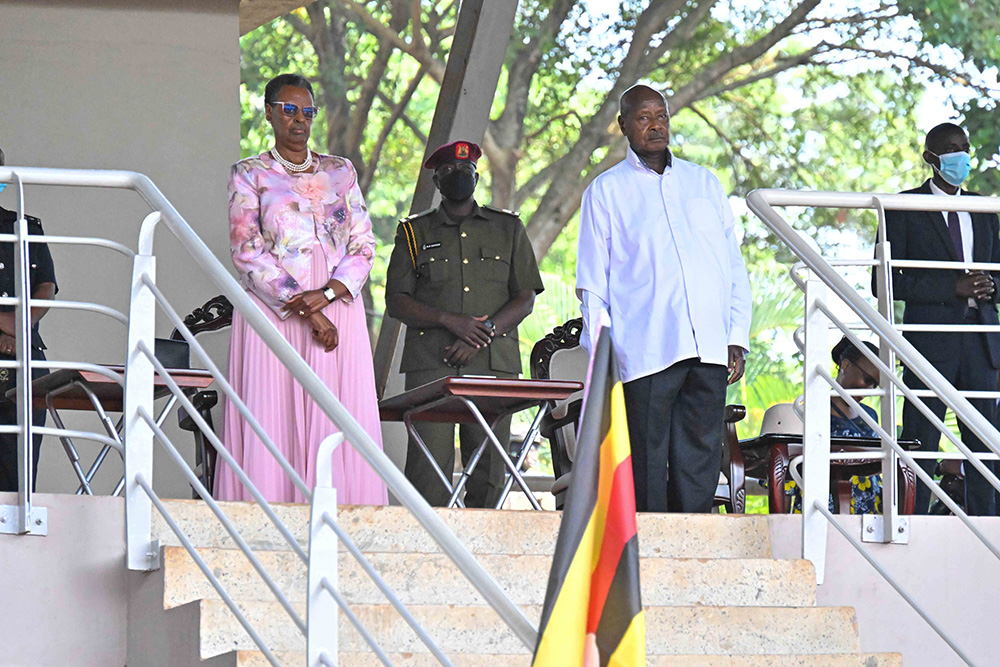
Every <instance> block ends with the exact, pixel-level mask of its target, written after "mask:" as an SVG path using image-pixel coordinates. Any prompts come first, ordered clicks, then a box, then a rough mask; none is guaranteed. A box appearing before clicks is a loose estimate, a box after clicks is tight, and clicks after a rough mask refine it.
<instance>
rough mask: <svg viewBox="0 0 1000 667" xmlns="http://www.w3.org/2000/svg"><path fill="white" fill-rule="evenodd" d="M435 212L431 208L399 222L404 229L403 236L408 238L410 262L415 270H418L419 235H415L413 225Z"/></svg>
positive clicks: (407, 247) (407, 245)
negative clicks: (418, 219) (419, 219)
mask: <svg viewBox="0 0 1000 667" xmlns="http://www.w3.org/2000/svg"><path fill="white" fill-rule="evenodd" d="M435 210H436V209H433V208H429V209H427V210H426V211H421V212H420V213H414V214H412V215H408V216H406V217H405V218H403V219H402V220H400V221H399V226H400V227H401V228H402V229H403V234H404V235H405V236H406V249H407V250H409V251H410V261H411V262H413V268H414V269H416V268H417V235H416V234H414V233H413V224H412V223H413V221H414V220H416V219H417V218H420V217H422V216H425V215H427V214H429V213H433V212H434V211H435Z"/></svg>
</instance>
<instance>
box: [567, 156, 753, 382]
mask: <svg viewBox="0 0 1000 667" xmlns="http://www.w3.org/2000/svg"><path fill="white" fill-rule="evenodd" d="M576 293H577V296H578V297H579V298H580V300H581V301H582V310H583V322H584V328H583V337H582V339H581V343H582V344H583V345H584V346H585V347H586V348H587V349H590V332H592V331H596V330H597V323H598V320H599V318H600V316H601V312H602V311H603V312H606V313H607V314H608V315H609V316H610V320H611V338H612V341H613V342H614V348H615V354H616V356H617V358H618V364H619V368H620V371H621V375H622V380H623V381H624V382H629V381H631V380H635V379H637V378H641V377H644V376H646V375H652V374H653V373H657V372H659V371H661V370H663V369H665V368H668V367H669V366H672V365H673V364H675V363H677V362H678V361H682V360H684V359H691V358H698V359H700V360H701V361H702V362H703V363H707V364H721V365H723V366H725V365H727V364H728V362H729V350H728V347H729V345H739V346H740V347H742V348H744V349H747V350H749V349H750V308H751V295H750V281H749V279H748V278H747V272H746V266H745V265H744V263H743V257H742V255H741V254H740V247H739V242H738V241H737V239H736V231H735V219H734V217H733V212H732V209H730V207H729V201H728V200H727V198H726V195H725V193H724V192H723V190H722V185H721V184H720V183H719V181H718V179H716V178H715V176H714V175H713V174H712V173H711V172H710V171H709V170H708V169H705V168H704V167H700V166H698V165H695V164H692V163H691V162H687V161H685V160H679V159H677V158H676V157H674V158H673V159H672V164H670V165H668V166H667V168H666V169H665V170H664V172H663V174H662V175H661V174H658V173H656V172H655V171H653V170H652V169H650V168H648V167H647V166H646V165H645V164H643V162H642V161H641V160H640V159H639V157H638V156H637V155H636V154H635V153H634V152H633V151H632V149H631V148H629V149H628V154H627V156H626V158H625V160H624V161H622V162H620V163H618V164H617V165H615V166H614V167H612V168H611V169H609V170H608V171H606V172H604V173H603V174H601V175H600V176H598V177H597V178H596V179H594V182H593V183H591V184H590V187H588V188H587V190H586V192H584V194H583V202H582V206H581V211H580V241H579V248H578V253H577V265H576Z"/></svg>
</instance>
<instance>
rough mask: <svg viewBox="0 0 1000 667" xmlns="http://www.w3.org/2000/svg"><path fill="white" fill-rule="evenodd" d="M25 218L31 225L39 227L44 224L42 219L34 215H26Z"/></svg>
mask: <svg viewBox="0 0 1000 667" xmlns="http://www.w3.org/2000/svg"><path fill="white" fill-rule="evenodd" d="M24 219H25V220H27V221H28V224H29V225H38V226H39V227H41V226H42V221H41V220H39V219H38V218H36V217H35V216H33V215H26V216H24Z"/></svg>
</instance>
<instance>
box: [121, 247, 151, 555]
mask: <svg viewBox="0 0 1000 667" xmlns="http://www.w3.org/2000/svg"><path fill="white" fill-rule="evenodd" d="M145 276H149V279H150V280H151V281H155V280H156V258H155V257H152V256H150V255H143V254H137V255H136V256H135V259H134V260H133V263H132V291H131V298H130V304H129V327H128V348H127V351H128V352H127V357H126V360H125V406H124V410H125V415H124V416H125V437H124V440H123V442H124V443H125V533H126V547H127V560H128V567H129V569H130V570H154V569H156V568H158V567H159V556H160V553H159V552H160V549H159V543H158V542H157V541H154V540H153V539H152V520H153V517H152V513H153V503H152V500H151V499H150V497H149V495H148V494H147V493H146V492H145V491H144V490H143V488H142V486H141V485H140V484H139V483H138V480H137V475H140V474H141V476H142V478H144V479H147V480H150V483H152V479H153V430H152V429H151V428H150V426H149V424H147V423H146V421H145V420H144V419H143V418H142V413H143V412H145V413H146V414H152V413H153V364H152V362H151V361H150V360H149V358H148V357H147V356H146V355H145V354H143V352H142V349H141V343H145V346H146V347H147V348H148V349H150V350H152V349H153V346H154V336H155V328H156V298H155V297H154V296H153V293H152V292H151V291H150V290H149V288H148V287H146V285H145V283H144V277H145Z"/></svg>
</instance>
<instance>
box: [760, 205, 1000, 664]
mask: <svg viewBox="0 0 1000 667" xmlns="http://www.w3.org/2000/svg"><path fill="white" fill-rule="evenodd" d="M747 203H748V206H749V208H750V210H751V211H753V213H755V214H756V215H757V216H758V217H759V218H760V219H761V220H762V221H763V222H764V223H765V224H766V225H767V226H768V227H769V228H770V229H771V231H773V232H774V233H775V234H776V235H777V236H778V238H780V239H781V240H782V241H783V242H784V243H785V244H786V245H787V246H788V247H789V248H790V249H791V250H792V251H793V252H794V253H795V254H796V256H797V257H798V258H799V259H800V260H801V261H800V262H799V263H798V264H796V265H795V267H793V269H792V271H791V277H792V279H793V280H794V281H795V283H796V284H797V285H798V286H799V287H800V288H802V289H803V290H804V291H805V293H806V317H805V329H806V330H807V331H808V334H807V335H805V336H804V337H803V336H802V330H801V329H800V330H797V331H796V332H795V335H794V336H793V338H794V339H795V341H796V344H798V345H799V346H800V349H803V351H804V353H805V364H804V371H805V383H804V385H805V395H804V401H803V400H801V399H802V397H800V399H797V400H796V403H795V404H796V408H797V410H798V409H801V411H802V413H804V414H803V416H804V421H805V424H804V431H803V435H804V437H803V445H804V446H803V452H804V457H803V477H804V478H808V479H809V480H810V481H809V484H808V485H804V484H801V481H802V478H800V477H798V475H797V473H796V471H795V469H794V466H791V467H790V469H791V473H792V475H793V477H794V478H795V479H796V480H797V481H799V483H800V486H801V492H802V497H803V530H802V535H803V537H802V540H803V557H805V558H807V559H809V560H811V561H813V563H814V565H815V566H816V573H817V581H818V583H822V580H823V576H824V568H825V559H826V527H827V524H829V523H833V525H834V526H835V527H836V528H837V530H838V531H839V532H841V533H842V534H843V535H844V536H845V537H846V538H848V540H849V541H850V542H851V544H852V545H854V546H855V548H857V549H859V551H861V553H862V555H863V556H864V557H865V558H866V559H867V560H868V561H869V562H870V563H872V565H873V566H874V567H875V569H876V570H877V571H878V572H879V573H880V574H881V575H882V576H884V577H885V578H886V579H887V581H888V582H889V583H890V585H892V586H893V587H894V588H895V589H896V590H897V591H898V592H899V593H900V594H901V595H902V596H903V598H904V599H905V600H906V601H907V602H908V603H909V604H911V606H913V607H914V609H915V610H916V611H917V612H918V613H919V614H920V615H921V617H922V618H924V619H925V620H926V621H927V622H928V624H929V625H930V626H931V627H932V628H933V629H934V630H935V631H936V632H937V633H938V634H939V635H940V636H941V637H942V638H943V639H944V640H945V642H946V643H948V645H949V646H950V647H951V648H952V649H953V650H955V652H956V653H957V654H958V655H959V656H960V657H961V658H962V659H963V660H964V661H965V662H967V663H968V664H969V665H972V664H973V663H972V662H971V660H970V659H969V658H968V656H967V654H966V653H965V652H963V651H962V649H961V648H960V647H959V646H958V645H957V644H956V643H955V642H954V641H953V640H952V639H951V638H950V637H949V636H948V635H947V634H946V633H945V632H944V630H943V629H942V628H941V627H940V626H939V625H938V624H937V623H935V622H934V621H933V620H932V619H931V617H930V616H929V615H928V614H927V613H926V612H925V611H924V610H923V609H922V608H921V607H920V606H919V604H917V602H916V601H915V600H914V599H913V598H912V596H910V595H908V594H907V593H906V592H905V591H904V590H903V589H902V588H901V587H900V586H899V585H898V583H897V582H896V581H895V580H894V579H892V577H891V575H889V574H888V572H886V571H885V569H884V568H883V567H881V565H879V564H878V563H877V562H876V561H875V559H874V558H873V557H872V556H871V555H870V554H869V553H867V551H866V550H865V549H864V548H863V547H862V546H861V544H860V543H859V542H858V541H857V540H856V539H854V538H853V537H852V536H850V535H849V534H848V533H847V532H846V530H845V529H844V528H843V527H842V526H840V525H839V524H838V523H836V522H835V521H834V520H833V517H832V516H831V515H830V512H829V510H828V509H827V507H826V503H827V495H828V493H829V475H830V469H829V465H830V461H831V460H835V459H841V460H850V459H859V458H874V457H872V456H871V455H866V454H864V453H847V454H844V455H834V454H831V452H830V440H829V438H830V423H829V419H830V418H829V414H830V397H831V389H832V390H833V393H835V394H837V395H840V396H841V397H842V398H843V399H844V400H845V401H847V402H848V404H849V405H851V406H852V407H853V408H854V409H856V410H857V411H858V413H859V415H860V416H861V417H862V419H863V420H864V421H865V423H866V424H868V426H870V427H872V428H873V429H874V430H875V432H876V433H877V434H878V435H879V437H880V438H881V440H882V447H883V449H882V452H880V456H878V457H877V458H881V459H882V471H883V475H882V477H883V491H882V493H883V496H882V499H883V508H884V510H883V511H884V515H883V516H882V517H876V518H877V519H881V524H882V535H883V540H884V541H893V542H894V541H896V539H895V538H896V535H897V533H900V534H901V533H904V532H905V531H906V527H905V519H902V518H901V517H899V515H898V508H897V506H896V503H897V494H896V465H897V460H902V461H903V462H905V463H906V464H908V465H909V466H910V467H911V469H912V470H913V471H914V473H915V474H916V475H917V477H918V478H919V480H920V481H921V482H922V483H926V484H928V486H929V487H930V489H931V492H932V493H933V494H934V495H936V496H938V497H939V498H940V499H941V501H942V502H943V503H944V504H945V505H946V506H947V507H948V508H949V509H950V510H952V511H953V512H954V513H955V515H956V516H957V517H958V518H959V519H960V520H961V521H962V522H963V523H964V524H965V525H966V526H967V527H968V528H969V529H970V530H971V531H972V532H973V534H975V535H976V537H977V538H978V539H979V540H980V541H981V542H982V543H983V544H984V545H985V546H986V547H987V548H988V549H989V550H990V551H991V552H992V553H993V554H994V555H995V556H997V557H998V558H1000V548H998V547H997V546H996V545H994V544H993V543H992V542H991V541H990V540H989V539H988V538H987V537H986V536H985V535H984V534H983V533H982V531H980V530H979V529H978V528H977V527H976V526H975V525H974V524H973V523H972V522H971V521H970V520H969V518H968V516H967V515H966V513H965V512H964V511H962V510H961V508H959V507H958V505H957V503H955V502H954V501H953V500H952V499H951V498H950V497H948V496H947V494H946V493H945V492H944V491H943V490H941V489H940V487H939V486H937V485H936V484H935V483H934V480H933V478H932V477H931V476H930V475H929V474H927V472H926V471H924V470H923V468H921V467H920V466H919V465H917V462H916V459H917V458H921V459H923V458H951V456H941V455H936V453H933V452H928V453H927V454H929V456H923V455H922V454H920V453H916V452H914V453H910V452H907V451H906V450H905V449H903V448H902V447H901V446H900V445H899V443H898V442H897V441H896V437H895V434H894V433H889V432H888V431H886V429H885V428H883V427H882V426H880V425H879V424H878V422H877V421H876V420H875V419H873V418H872V417H871V416H870V415H868V413H867V412H866V411H865V410H863V409H861V407H860V403H859V402H858V401H857V399H856V398H855V396H856V395H858V394H859V393H860V392H854V391H847V390H844V389H843V387H841V386H840V385H839V384H838V383H837V381H836V380H835V379H834V378H833V377H832V376H831V374H830V372H829V370H828V369H827V368H826V365H827V364H828V360H827V354H828V352H827V340H826V333H827V330H828V329H830V328H838V329H840V330H841V331H842V332H843V333H844V335H846V336H847V337H848V338H849V339H850V341H851V343H852V344H853V345H855V347H857V348H858V349H859V350H860V351H861V352H862V354H864V355H865V357H867V358H868V360H869V361H871V362H872V363H873V364H874V365H875V366H876V368H878V370H879V373H880V376H881V388H880V390H878V391H877V392H874V393H875V395H882V397H883V401H882V408H883V415H882V421H883V423H891V424H893V425H894V424H895V395H896V394H895V392H896V390H899V391H901V392H902V393H903V395H904V396H905V397H906V398H907V399H908V400H909V401H911V402H912V403H913V405H915V406H916V407H917V408H918V410H919V411H920V412H921V413H922V414H923V415H924V416H925V417H927V418H928V419H929V420H930V421H931V423H933V424H934V426H935V427H936V428H937V429H938V430H939V431H940V432H942V433H943V434H944V435H945V436H946V437H947V438H948V439H949V440H950V441H951V442H952V444H954V445H955V446H956V447H957V448H958V449H959V451H960V453H959V455H958V456H960V457H961V458H965V459H968V460H969V462H970V464H971V465H972V466H973V467H974V468H976V470H977V471H979V472H980V473H981V474H982V475H983V477H984V478H985V479H986V480H987V481H989V483H990V484H991V485H992V486H993V487H994V488H995V489H997V490H1000V479H998V478H997V476H996V475H995V474H993V472H992V471H990V470H989V469H988V468H986V466H985V465H984V464H983V460H985V459H987V458H991V459H995V458H996V457H997V455H998V454H1000V447H998V444H997V443H1000V433H998V431H997V429H996V428H995V427H994V425H993V424H991V423H990V422H989V420H987V419H986V418H985V417H984V416H983V415H982V414H980V413H979V411H978V410H976V409H975V408H973V407H972V405H971V404H970V403H969V402H968V398H984V397H993V396H996V395H997V392H968V391H958V390H956V389H955V388H954V387H953V386H952V385H951V384H950V383H949V382H948V381H947V380H946V379H945V378H944V377H943V376H942V375H941V373H940V372H938V371H937V369H936V368H934V366H933V365H932V364H931V363H930V362H928V361H927V360H926V359H924V357H923V356H922V355H921V354H920V353H919V352H917V350H916V349H915V348H914V347H913V345H912V344H910V343H909V341H907V340H906V339H905V338H904V337H903V336H902V335H901V333H900V332H901V331H951V332H958V331H982V332H985V331H993V330H1000V326H982V325H977V326H968V325H894V324H893V322H892V275H891V268H892V267H900V268H901V267H906V268H922V269H949V270H956V269H963V268H964V269H978V270H990V271H998V270H1000V264H992V263H982V262H978V263H977V262H928V261H913V260H893V259H891V251H890V248H889V243H888V240H887V237H886V232H885V209H886V208H888V209H891V210H909V211H948V210H955V211H970V212H985V213H996V212H1000V200H998V199H996V198H992V197H963V198H961V200H958V199H957V198H955V197H944V196H930V195H883V194H874V193H838V192H791V191H782V190H758V191H755V192H752V193H751V194H750V195H749V196H748V197H747ZM775 206H806V207H836V208H869V209H874V210H875V211H876V212H877V214H878V217H879V240H878V244H877V246H876V258H875V260H863V261H857V260H833V261H826V260H825V259H824V258H823V257H821V256H820V254H819V253H818V252H817V251H816V250H815V249H814V248H813V247H812V246H811V245H810V244H809V243H807V242H806V241H805V240H804V239H803V238H802V237H801V236H800V235H799V233H798V232H796V231H795V230H794V229H793V228H792V227H791V226H790V225H789V224H788V223H787V222H786V221H785V220H784V219H783V218H782V216H781V215H779V214H778V213H777V212H776V211H775V210H774V208H773V207H775ZM851 265H856V266H873V267H875V270H876V271H877V273H876V279H877V283H878V291H879V294H878V296H879V310H880V311H881V313H880V312H877V311H876V310H875V309H874V308H872V307H871V306H870V305H869V304H868V302H867V301H866V300H865V299H864V298H863V297H861V296H860V295H859V294H858V292H857V290H856V289H855V288H853V287H851V286H850V285H849V284H848V283H847V281H846V280H845V279H844V278H843V277H842V276H840V274H839V273H838V272H837V271H836V270H835V269H834V267H835V266H851ZM802 267H806V268H808V269H809V270H810V272H811V275H812V276H813V278H811V279H807V278H805V277H803V276H800V275H799V271H800V270H801V268H802ZM828 289H829V290H831V291H832V292H833V293H834V294H835V295H836V296H837V297H838V298H839V299H840V300H841V301H842V302H843V303H844V304H846V305H847V306H848V307H849V308H850V310H851V311H853V313H854V314H855V315H856V316H857V317H859V318H860V320H861V324H862V325H863V326H861V327H859V326H858V325H857V324H854V323H852V324H850V325H848V324H845V323H844V322H842V321H841V320H840V319H839V318H838V317H837V315H836V314H835V313H834V312H833V310H832V309H831V308H830V306H829V305H828V304H827V290H828ZM831 323H832V326H831ZM862 328H866V329H869V330H871V331H872V332H874V333H876V334H877V335H878V336H879V339H880V340H881V342H882V346H881V350H880V355H879V356H876V355H875V354H873V353H872V352H871V351H870V350H869V349H868V348H867V346H865V345H863V344H861V342H860V340H859V339H858V338H857V336H856V335H855V334H854V333H853V330H855V329H862ZM897 358H898V360H899V361H901V362H902V363H903V364H904V365H905V366H906V367H907V368H908V369H909V370H910V371H912V372H913V373H914V375H916V377H917V378H919V379H920V380H921V381H922V382H923V383H924V384H925V386H927V387H929V388H931V389H930V390H912V389H910V388H909V387H907V386H906V385H905V383H903V382H902V380H900V379H899V378H898V377H897V376H896V374H895V362H896V360H897ZM980 394H982V396H980ZM928 395H933V396H935V397H937V398H939V399H941V400H942V402H943V403H944V404H945V406H947V407H948V408H950V409H951V410H952V411H953V412H954V413H955V416H956V417H957V419H958V420H960V421H962V422H964V423H965V424H966V425H967V426H968V427H969V428H970V430H971V431H972V432H973V433H974V434H975V435H976V436H977V437H978V438H979V439H980V440H981V441H982V442H983V444H984V445H985V446H986V447H987V449H988V450H989V456H982V455H980V454H979V453H976V452H972V451H971V450H970V449H969V448H968V447H967V446H966V445H965V444H964V443H962V442H961V440H960V439H959V438H957V437H956V436H955V435H954V434H953V433H951V431H950V429H948V428H947V427H946V426H945V424H944V423H943V421H942V420H940V419H938V418H937V417H936V416H935V415H934V414H933V412H932V411H931V410H930V408H929V407H928V406H927V405H926V403H925V402H924V400H923V396H928Z"/></svg>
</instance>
